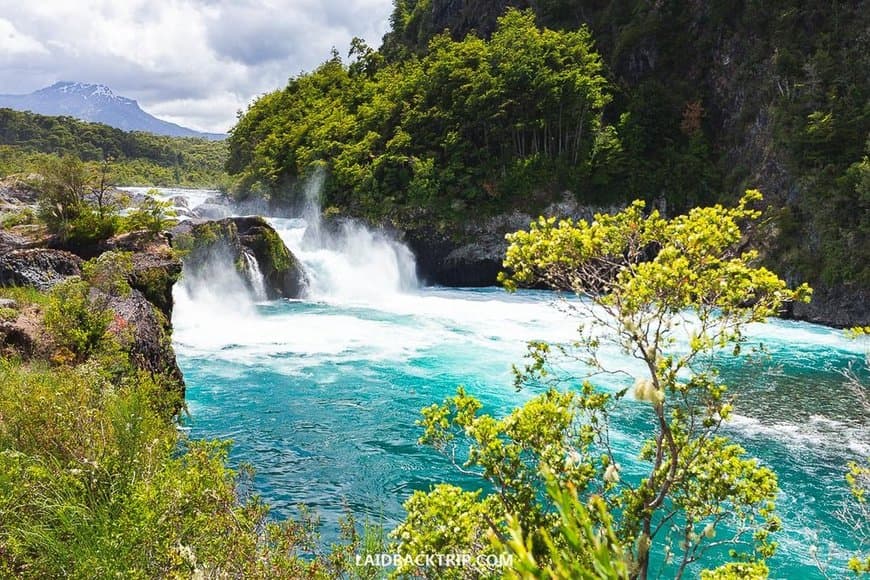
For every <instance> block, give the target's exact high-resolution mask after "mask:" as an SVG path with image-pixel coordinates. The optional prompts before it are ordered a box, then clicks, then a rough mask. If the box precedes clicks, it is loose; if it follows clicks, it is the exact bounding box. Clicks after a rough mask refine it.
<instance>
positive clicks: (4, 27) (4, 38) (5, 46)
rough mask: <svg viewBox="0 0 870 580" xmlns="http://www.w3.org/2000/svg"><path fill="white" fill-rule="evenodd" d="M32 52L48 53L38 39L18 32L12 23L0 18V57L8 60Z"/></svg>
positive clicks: (31, 53)
mask: <svg viewBox="0 0 870 580" xmlns="http://www.w3.org/2000/svg"><path fill="white" fill-rule="evenodd" d="M34 54H48V50H47V49H46V48H45V47H44V46H43V45H42V44H41V43H40V42H39V41H38V40H36V39H35V38H31V37H30V36H27V35H26V34H22V33H20V32H19V31H18V30H17V29H16V28H15V25H14V24H12V23H11V22H9V21H8V20H6V19H5V18H0V58H2V59H4V60H8V59H10V58H14V57H17V56H19V55H34Z"/></svg>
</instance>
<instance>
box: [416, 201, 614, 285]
mask: <svg viewBox="0 0 870 580" xmlns="http://www.w3.org/2000/svg"><path fill="white" fill-rule="evenodd" d="M619 209H620V208H618V207H608V208H605V207H592V206H585V205H582V204H580V203H578V202H577V201H576V200H575V199H574V197H573V196H572V195H570V194H567V193H566V194H565V195H564V196H563V198H562V201H560V202H558V203H553V204H550V205H549V206H547V207H546V208H544V209H543V210H542V211H541V215H546V216H556V217H559V218H572V219H575V220H577V219H586V220H589V219H592V216H593V215H594V214H595V213H598V212H613V211H618V210H619ZM536 217H537V216H532V215H531V214H528V213H524V212H520V211H514V212H512V213H506V214H501V215H497V216H494V217H490V218H487V219H483V220H479V221H477V220H467V221H466V222H465V223H464V224H463V225H461V226H456V227H453V228H450V229H439V228H437V227H435V226H432V225H428V224H427V225H423V226H419V227H415V228H405V229H404V230H402V231H403V234H402V237H403V240H404V241H405V242H406V243H407V244H408V246H410V248H411V250H412V251H413V252H414V256H415V257H416V259H417V275H418V277H420V278H421V279H422V280H423V281H424V282H426V283H430V284H441V285H444V286H469V287H481V286H493V285H495V284H496V283H497V277H498V273H499V272H501V271H502V270H503V267H502V262H503V260H504V256H505V253H506V252H507V247H508V243H507V240H506V239H505V236H506V235H507V234H509V233H513V232H516V231H518V230H522V229H528V227H529V224H530V223H531V222H532V221H533V220H534V219H536ZM417 221H418V222H420V223H425V220H417Z"/></svg>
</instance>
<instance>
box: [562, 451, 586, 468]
mask: <svg viewBox="0 0 870 580" xmlns="http://www.w3.org/2000/svg"><path fill="white" fill-rule="evenodd" d="M582 461H583V457H582V456H581V455H580V454H579V453H577V451H575V450H573V449H572V450H571V451H569V452H568V455H566V456H565V467H566V468H567V469H571V468H572V467H577V466H578V465H580V463H581V462H582Z"/></svg>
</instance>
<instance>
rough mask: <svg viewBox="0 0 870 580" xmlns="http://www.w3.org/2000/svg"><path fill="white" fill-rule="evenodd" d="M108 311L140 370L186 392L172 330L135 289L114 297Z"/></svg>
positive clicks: (117, 331)
mask: <svg viewBox="0 0 870 580" xmlns="http://www.w3.org/2000/svg"><path fill="white" fill-rule="evenodd" d="M108 307H109V309H110V310H112V312H114V313H115V322H114V324H113V325H112V330H113V331H114V332H115V334H117V335H118V337H119V338H120V340H121V341H122V343H126V348H127V350H128V352H130V355H131V357H132V360H133V362H134V363H135V364H136V366H137V367H139V368H141V369H143V370H146V371H149V372H151V373H155V374H161V375H163V376H166V377H169V378H171V379H174V380H175V382H176V384H177V386H178V388H179V389H181V392H182V394H183V392H184V378H183V376H182V374H181V369H179V368H178V363H177V362H176V359H175V351H174V350H173V348H172V327H171V324H170V322H169V319H168V318H167V317H165V316H164V315H163V314H162V313H161V311H160V310H158V309H157V307H156V306H155V305H152V304H151V302H149V301H148V299H146V297H145V295H144V294H143V293H142V292H140V291H139V290H136V289H135V288H134V289H133V290H132V291H131V292H130V293H129V294H128V295H126V296H112V297H111V298H109V302H108Z"/></svg>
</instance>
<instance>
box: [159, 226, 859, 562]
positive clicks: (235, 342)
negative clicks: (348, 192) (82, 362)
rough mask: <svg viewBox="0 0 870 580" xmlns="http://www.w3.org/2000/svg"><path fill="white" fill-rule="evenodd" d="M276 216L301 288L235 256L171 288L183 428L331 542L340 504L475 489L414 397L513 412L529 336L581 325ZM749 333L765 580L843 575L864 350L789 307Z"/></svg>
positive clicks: (520, 397) (747, 397)
mask: <svg viewBox="0 0 870 580" xmlns="http://www.w3.org/2000/svg"><path fill="white" fill-rule="evenodd" d="M272 223H273V225H274V226H275V227H276V229H277V230H278V231H279V233H280V234H281V236H282V238H283V239H284V240H285V242H287V244H288V246H290V247H291V249H293V250H294V252H295V253H296V254H297V256H299V257H300V259H301V260H302V262H303V264H304V265H305V268H306V271H307V273H308V276H309V278H310V286H309V291H308V296H307V297H306V298H305V299H303V300H295V301H287V300H284V301H274V302H262V301H257V300H256V299H255V298H252V297H251V293H250V291H248V290H247V289H246V287H245V286H244V285H243V283H242V281H241V278H239V277H238V276H237V275H236V274H235V272H234V271H233V269H232V268H227V269H226V272H225V274H224V275H222V276H219V277H218V278H219V279H215V280H209V281H207V283H199V284H197V283H194V282H193V281H190V280H186V279H185V280H184V281H183V282H182V283H181V284H179V285H178V286H177V287H176V290H175V298H176V308H175V314H174V317H173V322H174V325H175V337H174V340H175V347H176V349H177V354H178V358H179V362H180V365H181V368H182V370H183V372H184V375H185V378H186V381H187V400H188V406H189V411H190V417H189V418H188V419H187V420H186V421H185V424H186V428H188V429H189V430H190V433H191V435H192V436H193V437H196V438H229V439H231V440H232V441H233V447H232V451H231V458H232V460H233V462H234V463H237V462H247V463H249V464H251V465H253V467H254V468H255V469H256V476H255V479H254V487H255V489H256V491H257V493H259V494H260V495H261V496H262V497H263V498H264V499H265V500H267V501H268V502H269V503H270V504H271V505H272V506H274V510H275V512H276V513H277V514H278V515H293V514H294V513H295V511H296V507H297V506H298V505H299V504H306V505H307V506H309V507H311V508H314V509H315V510H316V511H317V513H319V514H320V515H321V516H322V518H323V521H324V530H323V534H324V538H325V539H326V540H330V539H332V538H334V537H335V534H336V525H335V524H336V521H337V519H338V518H339V517H340V516H341V515H342V514H343V513H345V512H346V511H347V510H350V511H352V512H353V513H354V514H355V515H356V516H357V518H358V519H359V520H364V519H369V520H371V521H377V522H381V523H383V524H384V525H385V526H386V527H387V528H390V527H392V526H393V525H394V524H395V523H396V522H397V521H399V520H401V518H402V516H403V509H402V502H403V501H404V500H405V499H407V498H408V496H409V495H410V494H411V493H412V492H413V491H414V490H421V489H422V490H425V489H428V488H429V487H430V486H431V485H432V484H434V483H437V482H442V481H451V482H454V483H457V484H460V485H465V486H469V487H471V486H474V485H476V483H477V482H476V481H473V480H470V479H465V478H463V477H462V476H460V475H459V474H458V473H457V472H456V471H455V470H454V469H452V468H451V466H450V465H449V464H448V462H446V461H445V460H443V459H442V458H441V457H440V456H439V455H438V454H437V453H436V452H435V451H433V450H432V449H429V448H426V447H422V446H420V445H418V444H417V442H416V441H417V438H418V437H419V436H420V429H419V427H417V426H416V425H415V421H416V420H417V419H418V417H419V410H420V409H421V408H422V407H424V406H427V405H430V404H432V403H434V402H438V401H440V400H441V399H442V398H443V397H445V396H446V395H449V394H451V393H453V392H454V391H455V388H456V386H457V385H464V386H465V387H466V388H467V389H468V391H470V392H471V393H473V394H474V395H476V396H478V397H480V398H481V399H482V400H483V402H484V403H485V405H486V410H488V411H490V412H492V413H496V414H505V413H508V412H509V411H510V410H511V409H512V408H514V407H515V406H517V405H518V404H520V403H522V402H523V401H525V400H527V399H528V398H529V397H531V396H533V395H534V394H535V393H534V392H531V391H528V390H524V391H520V392H517V391H516V390H515V389H514V387H513V385H512V377H511V372H510V369H511V364H512V363H517V362H520V361H521V360H522V356H523V353H524V352H525V344H526V341H528V340H532V339H545V340H549V341H553V342H558V341H566V340H569V339H571V337H572V336H574V333H575V332H576V328H577V324H578V321H577V320H574V319H571V318H570V317H568V316H566V315H565V314H564V313H562V312H560V310H559V309H558V308H557V307H555V306H554V304H555V303H556V302H557V298H556V297H555V296H554V295H552V294H548V293H543V292H525V293H518V294H515V295H508V294H507V293H506V292H504V291H503V290H500V289H497V288H487V289H446V288H439V287H425V286H423V285H420V284H419V283H418V282H417V281H416V279H415V277H414V263H413V256H412V255H411V254H410V252H409V251H408V250H407V249H406V248H405V247H404V246H402V245H400V244H398V243H395V242H393V241H390V240H388V239H386V238H384V237H382V236H380V235H378V234H374V233H371V232H369V231H367V230H365V229H364V228H361V227H356V226H347V227H345V228H344V229H343V230H342V231H340V232H338V233H337V234H334V235H332V236H329V239H325V238H326V236H322V235H320V233H319V231H318V228H317V227H316V220H309V222H308V223H313V224H314V225H313V226H311V227H309V226H308V223H307V222H305V221H303V220H300V219H273V220H272ZM306 228H307V229H308V230H309V231H308V232H307V233H306ZM251 274H252V275H257V273H256V272H252V273H251ZM254 287H256V284H254ZM751 340H752V342H763V343H764V345H765V346H766V348H767V350H768V352H769V356H768V357H766V358H765V359H763V360H761V361H759V362H755V363H753V364H749V363H745V362H741V363H737V362H735V361H725V362H724V363H723V364H724V367H725V371H724V375H725V378H726V380H727V381H728V383H729V384H731V385H734V387H733V391H734V392H736V393H737V395H738V399H737V416H736V418H735V419H734V420H733V421H732V422H731V423H730V424H729V426H728V428H727V431H728V434H730V435H731V436H733V437H734V438H735V439H736V440H737V441H739V442H740V443H741V444H743V445H744V446H745V447H746V448H747V449H748V450H749V451H750V452H751V453H752V454H754V455H755V456H757V457H759V458H760V459H761V461H763V462H764V463H765V464H766V465H768V466H770V467H772V468H773V469H774V470H775V471H776V473H777V474H778V476H779V481H780V486H781V488H782V493H781V496H780V498H779V500H778V503H777V506H778V511H779V515H780V517H781V518H782V520H783V527H784V529H783V531H781V532H780V533H778V534H777V535H778V538H777V540H778V542H779V549H778V551H777V554H776V556H775V557H774V558H773V559H772V560H771V561H770V566H771V571H772V577H774V578H816V577H819V578H821V577H822V575H821V573H820V572H819V570H818V567H817V565H818V562H817V560H818V561H820V562H821V563H822V565H823V566H827V572H828V574H829V575H832V576H839V575H840V574H841V573H842V571H843V565H844V561H845V559H846V557H847V555H848V554H849V553H850V552H852V551H854V550H855V549H856V548H857V545H856V542H855V539H854V537H853V536H854V534H852V533H850V530H849V529H848V528H847V527H846V526H844V525H843V524H842V523H840V521H839V519H838V518H837V517H836V513H837V511H838V510H839V509H841V507H842V505H843V502H844V501H846V500H847V498H848V490H847V488H846V485H845V482H844V477H843V476H844V472H845V465H846V463H847V462H848V461H850V460H859V459H861V458H862V457H866V456H868V454H870V425H868V423H870V420H868V417H867V416H866V414H865V412H864V411H862V407H861V405H859V404H856V397H855V394H854V393H853V392H852V391H850V390H849V389H847V388H845V386H844V385H845V378H844V376H843V374H842V371H843V370H844V369H846V368H848V367H849V366H850V365H852V366H853V367H854V368H855V369H856V370H858V372H859V373H864V374H863V375H862V378H863V379H864V384H865V385H866V378H867V375H866V370H865V367H864V364H865V359H864V357H865V350H866V345H862V344H859V343H856V342H854V341H850V340H848V339H847V338H846V337H845V336H844V335H843V333H842V331H838V330H835V329H830V328H825V327H821V326H814V325H809V324H804V323H796V322H785V321H779V320H777V321H772V322H770V323H767V324H764V325H756V326H754V327H753V328H752V329H751ZM607 356H608V357H609V359H610V362H611V363H614V364H620V365H630V364H632V363H631V362H630V361H628V360H622V357H621V355H619V354H618V353H615V352H612V353H608V354H607ZM603 386H604V387H605V388H606V387H607V385H603ZM611 388H613V386H611ZM621 406H622V408H621V410H620V412H619V413H618V414H617V416H616V429H615V430H616V432H617V433H616V440H617V444H618V446H619V447H620V449H621V452H622V453H623V454H624V463H623V465H627V466H629V467H628V469H629V470H630V469H631V465H632V462H633V461H634V463H635V465H636V461H635V460H633V459H632V457H633V456H634V455H635V454H636V452H637V448H638V444H637V442H638V440H639V435H640V433H641V432H642V431H641V430H642V428H643V426H644V422H645V420H646V415H645V413H646V409H645V408H644V406H643V405H642V404H640V403H637V402H635V401H633V400H626V401H625V402H624V404H622V405H621ZM810 546H816V547H817V548H816V549H811V548H810Z"/></svg>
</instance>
